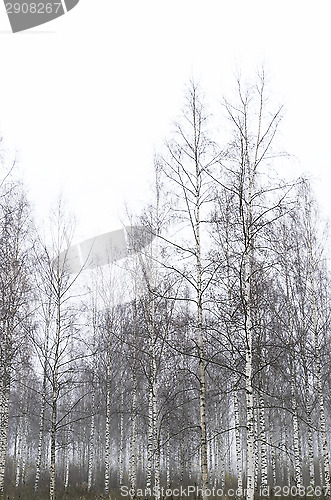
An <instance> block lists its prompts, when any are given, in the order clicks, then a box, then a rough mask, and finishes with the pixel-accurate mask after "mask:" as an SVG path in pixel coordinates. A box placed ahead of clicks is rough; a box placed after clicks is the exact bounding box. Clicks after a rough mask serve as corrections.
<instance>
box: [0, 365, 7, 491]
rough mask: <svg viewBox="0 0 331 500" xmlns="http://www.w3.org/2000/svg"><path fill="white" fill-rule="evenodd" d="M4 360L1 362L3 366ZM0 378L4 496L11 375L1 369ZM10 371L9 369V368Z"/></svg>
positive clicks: (0, 474) (0, 466)
mask: <svg viewBox="0 0 331 500" xmlns="http://www.w3.org/2000/svg"><path fill="white" fill-rule="evenodd" d="M2 363H3V360H1V364H2ZM1 368H2V370H1V377H0V495H2V494H3V488H4V478H5V468H6V456H7V433H8V412H9V375H8V373H6V371H7V370H5V369H4V367H3V366H2V367H1ZM8 371H9V368H8Z"/></svg>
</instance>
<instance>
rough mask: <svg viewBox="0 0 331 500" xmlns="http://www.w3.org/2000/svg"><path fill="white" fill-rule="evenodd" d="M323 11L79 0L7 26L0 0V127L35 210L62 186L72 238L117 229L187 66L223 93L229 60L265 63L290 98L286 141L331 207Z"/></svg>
mask: <svg viewBox="0 0 331 500" xmlns="http://www.w3.org/2000/svg"><path fill="white" fill-rule="evenodd" d="M330 14H331V7H330V6H329V1H327V0H325V1H319V2H316V3H314V4H312V2H308V1H297V0H290V1H288V0H287V1H283V0H281V1H279V0H278V1H270V0H269V1H266V0H258V1H257V0H237V1H235V0H227V1H226V2H225V1H222V0H199V1H196V0H164V1H162V2H161V1H160V0H148V1H145V0H140V1H139V2H138V1H137V0H126V1H123V0H122V1H111V0H80V2H79V4H78V6H77V7H76V8H74V9H73V10H72V11H71V12H69V13H68V14H67V15H65V16H63V17H61V18H59V19H57V20H55V21H52V22H51V23H48V24H46V25H44V26H42V27H39V28H36V29H34V30H30V31H27V32H22V33H18V34H11V33H10V27H9V22H8V20H7V17H6V12H5V7H4V5H3V3H2V2H1V5H0V46H1V75H0V132H1V134H2V135H4V137H5V139H6V140H7V144H8V145H9V148H11V149H12V150H17V151H18V153H19V158H20V166H21V169H22V171H23V172H24V178H25V181H26V183H27V184H28V186H29V191H30V198H31V199H32V200H33V202H34V204H35V205H36V211H37V213H38V215H39V217H41V218H45V217H47V213H48V210H49V208H50V205H51V203H52V201H54V199H55V198H56V196H57V194H58V192H59V191H60V189H62V191H63V192H64V194H65V196H66V197H67V198H68V200H69V203H70V205H71V207H72V209H73V211H74V212H75V213H76V214H77V217H78V219H79V226H78V235H79V237H78V239H80V238H87V237H91V236H94V235H96V234H99V233H102V232H107V231H109V230H111V229H116V228H117V227H119V226H120V223H119V216H120V214H121V212H122V209H123V203H124V201H125V200H128V201H129V202H130V203H131V204H132V205H136V204H139V203H140V204H141V203H142V202H143V201H144V200H145V199H146V198H147V193H148V186H149V182H150V179H151V167H152V162H153V154H154V151H155V150H156V149H157V148H158V146H159V145H160V144H161V143H162V141H163V139H165V138H166V137H167V135H168V133H169V130H170V124H171V120H172V119H174V118H175V117H176V115H178V114H179V112H180V107H181V104H182V102H183V91H184V89H185V85H186V84H187V82H188V81H189V79H190V77H192V76H193V75H194V76H195V78H197V79H199V80H200V82H201V84H202V86H203V87H204V89H205V91H206V94H207V97H208V96H210V100H211V101H212V100H213V99H215V100H216V99H218V100H219V101H220V100H221V97H222V93H223V91H224V90H226V89H228V88H229V82H231V81H232V78H233V74H234V73H235V71H236V68H237V67H240V68H241V69H242V72H243V73H244V72H245V70H248V71H249V72H252V71H253V70H254V68H257V67H258V66H259V65H260V63H262V62H265V65H266V67H267V69H268V70H269V75H270V77H271V81H272V89H273V90H274V91H275V93H277V94H278V95H279V99H280V101H283V102H284V103H285V106H286V109H287V114H286V118H285V120H284V122H283V126H282V133H283V137H282V140H283V143H284V146H286V149H287V151H288V152H290V153H292V154H293V155H295V156H296V158H297V160H296V165H297V166H298V172H301V171H305V172H310V173H311V174H312V175H313V176H314V177H315V178H317V179H319V181H316V183H315V185H316V191H317V194H318V197H319V200H320V202H321V204H322V205H323V206H324V209H325V212H326V213H327V214H328V215H329V216H330V215H331V196H330V194H329V185H330V182H331V159H330V157H331V155H330V152H329V150H330V142H331V140H330V139H331V130H330V121H331V98H330V95H331V71H330V64H331V63H330V47H331V35H330V33H331V30H330ZM293 161H294V160H293Z"/></svg>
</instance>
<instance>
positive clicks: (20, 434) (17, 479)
mask: <svg viewBox="0 0 331 500" xmlns="http://www.w3.org/2000/svg"><path fill="white" fill-rule="evenodd" d="M22 441H23V416H22V415H21V416H20V417H19V424H18V441H17V462H16V474H15V487H16V488H18V486H19V484H20V478H21V467H22V451H23V450H22V448H23V447H22Z"/></svg>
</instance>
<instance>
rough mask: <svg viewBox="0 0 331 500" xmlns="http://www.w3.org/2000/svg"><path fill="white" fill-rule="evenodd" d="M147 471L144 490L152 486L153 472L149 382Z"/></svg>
mask: <svg viewBox="0 0 331 500" xmlns="http://www.w3.org/2000/svg"><path fill="white" fill-rule="evenodd" d="M147 439H148V440H147V471H146V488H147V489H150V488H151V486H152V471H153V461H154V453H153V452H154V450H153V439H154V430H153V387H152V384H151V382H150V387H149V394H148V438H147Z"/></svg>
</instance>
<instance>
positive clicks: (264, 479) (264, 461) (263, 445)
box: [259, 394, 268, 488]
mask: <svg viewBox="0 0 331 500" xmlns="http://www.w3.org/2000/svg"><path fill="white" fill-rule="evenodd" d="M259 424H260V449H261V488H266V487H267V486H268V456H267V436H266V428H265V404H264V398H263V396H262V395H261V394H260V395H259Z"/></svg>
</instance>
